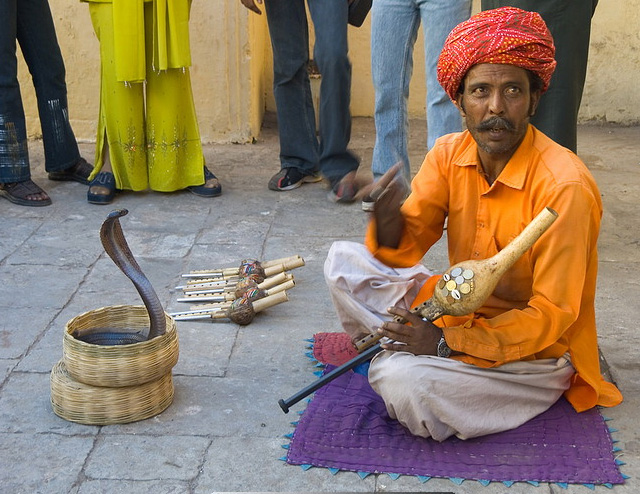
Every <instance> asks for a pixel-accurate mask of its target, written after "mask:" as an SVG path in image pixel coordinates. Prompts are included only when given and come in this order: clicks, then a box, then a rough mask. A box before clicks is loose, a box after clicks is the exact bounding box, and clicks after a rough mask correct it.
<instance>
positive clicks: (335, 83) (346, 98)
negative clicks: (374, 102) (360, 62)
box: [264, 0, 358, 183]
mask: <svg viewBox="0 0 640 494" xmlns="http://www.w3.org/2000/svg"><path fill="white" fill-rule="evenodd" d="M307 3H308V6H309V13H310V16H311V20H312V22H313V26H314V31H315V36H316V40H315V46H314V52H313V53H314V60H315V62H316V64H317V66H318V69H319V71H320V74H321V75H322V78H321V83H320V95H321V96H320V115H319V117H320V118H319V121H320V129H319V139H318V136H317V135H316V124H315V114H314V109H313V102H312V98H311V86H310V83H309V74H308V63H309V29H308V25H307V16H306V12H305V3H304V0H265V2H264V6H265V10H266V13H267V21H268V24H269V32H270V36H271V46H272V49H273V72H274V75H273V92H274V97H275V100H276V111H277V116H278V132H279V136H280V163H281V167H282V168H290V167H294V168H298V169H299V170H300V171H302V172H303V173H305V174H311V173H315V172H320V173H321V174H322V175H323V176H324V177H325V178H326V179H328V180H329V181H330V182H331V183H335V182H336V181H337V180H339V179H340V178H342V177H343V176H344V175H346V174H347V173H349V172H351V171H353V170H356V169H357V168H358V159H357V158H356V157H355V156H354V155H353V154H352V153H351V152H349V151H348V149H347V146H348V144H349V140H350V138H351V113H350V110H349V104H350V101H351V62H350V61H349V57H348V43H347V15H348V3H347V1H346V0H307Z"/></svg>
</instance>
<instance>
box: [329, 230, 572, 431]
mask: <svg viewBox="0 0 640 494" xmlns="http://www.w3.org/2000/svg"><path fill="white" fill-rule="evenodd" d="M429 276H430V273H429V272H428V270H427V269H426V268H424V267H423V266H416V267H415V268H406V269H393V268H389V267H388V266H385V265H384V264H382V263H381V262H380V261H378V260H377V259H375V258H374V257H373V256H372V255H371V254H370V253H369V251H368V250H367V249H366V248H365V247H364V246H363V245H361V244H356V243H354V242H344V241H340V242H335V243H334V244H333V245H332V247H331V249H330V250H329V255H328V257H327V260H326V262H325V279H326V281H327V284H328V286H329V291H330V293H331V297H332V300H333V303H334V305H335V307H336V311H337V314H338V317H339V319H340V321H341V323H342V325H343V328H344V330H345V331H346V332H347V333H348V334H349V335H351V336H352V338H353V337H356V336H358V335H360V334H362V333H364V332H373V331H375V330H376V329H377V328H378V327H379V326H380V324H381V322H382V321H383V320H388V319H391V316H390V314H388V313H387V311H386V309H387V307H389V306H391V305H404V306H405V307H409V306H410V304H411V303H412V302H413V300H414V299H415V297H416V295H417V293H418V291H419V290H420V287H421V286H422V285H423V284H424V282H425V281H426V280H427V279H428V278H429ZM573 374H574V370H573V367H572V366H571V362H570V361H569V360H568V358H567V357H566V356H565V357H561V358H559V359H544V360H534V361H523V362H512V363H509V364H505V365H502V366H500V367H497V368H491V369H484V368H480V367H477V366H474V365H470V364H465V363H463V362H459V361H457V360H453V359H447V358H439V357H434V356H428V355H418V356H416V355H413V354H410V353H407V352H390V351H383V352H381V353H379V354H378V355H377V356H376V357H375V358H374V359H373V360H372V362H371V366H370V369H369V382H370V383H371V386H372V387H373V389H374V390H375V391H376V392H377V393H378V394H379V395H380V396H381V397H382V399H383V400H384V402H385V404H386V407H387V411H388V413H389V415H390V416H391V417H393V418H395V419H397V420H398V421H399V422H400V423H401V424H403V425H404V426H405V427H407V428H408V429H409V430H410V431H411V432H412V433H413V434H415V435H417V436H422V437H432V438H433V439H435V440H437V441H443V440H444V439H446V438H447V437H449V436H452V435H456V436H457V437H459V438H461V439H468V438H472V437H477V436H483V435H486V434H491V433H494V432H500V431H504V430H509V429H513V428H515V427H518V426H520V425H522V424H524V423H525V422H527V421H528V420H530V419H532V418H533V417H535V416H536V415H539V414H540V413H542V412H544V411H545V410H547V409H548V408H549V407H551V405H553V404H554V403H555V402H556V401H557V400H558V398H560V396H562V394H563V393H564V391H565V390H566V389H567V388H568V387H569V382H570V380H571V377H572V376H573Z"/></svg>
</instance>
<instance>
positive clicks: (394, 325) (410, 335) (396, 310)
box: [378, 306, 442, 355]
mask: <svg viewBox="0 0 640 494" xmlns="http://www.w3.org/2000/svg"><path fill="white" fill-rule="evenodd" d="M388 312H389V314H393V315H394V316H400V317H402V318H403V319H405V320H406V321H407V323H410V324H411V326H409V325H408V324H406V323H405V324H403V323H399V322H393V321H385V322H384V323H383V324H382V326H381V327H380V329H378V333H379V334H382V335H384V336H386V337H387V338H391V339H392V340H395V341H396V342H397V343H384V344H382V345H381V346H382V348H384V349H385V350H393V351H398V352H409V353H413V354H414V355H437V353H438V342H439V341H440V337H441V336H442V330H441V329H440V328H439V327H437V326H436V325H434V324H433V323H431V322H429V321H425V320H423V319H422V318H421V317H420V316H419V315H418V314H414V313H413V312H409V311H408V310H406V309H402V308H400V307H398V306H395V307H390V308H389V309H388Z"/></svg>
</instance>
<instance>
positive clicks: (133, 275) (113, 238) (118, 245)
mask: <svg viewBox="0 0 640 494" xmlns="http://www.w3.org/2000/svg"><path fill="white" fill-rule="evenodd" d="M128 213H129V211H128V210H126V209H117V210H115V211H112V212H111V213H109V215H108V216H107V219H106V220H105V221H104V223H102V227H101V228H100V240H101V242H102V245H103V246H104V250H105V251H106V253H107V254H108V255H109V257H111V259H112V260H113V262H114V263H115V264H116V266H118V267H119V268H120V270H121V271H122V272H123V273H124V274H125V275H126V276H127V277H128V278H129V279H130V280H131V281H132V282H133V284H134V286H135V287H136V290H138V293H139V294H140V297H142V301H143V302H144V306H145V307H146V309H147V312H148V313H149V322H150V325H149V328H148V329H147V330H138V329H126V328H88V329H82V330H76V331H74V332H73V333H72V335H73V336H74V337H75V338H76V339H79V340H81V341H84V342H86V343H91V344H94V345H128V344H130V343H138V342H141V341H147V340H150V339H152V338H155V337H157V336H160V335H163V334H164V333H165V331H166V329H167V328H166V326H167V320H166V318H165V313H164V309H163V308H162V304H161V303H160V299H159V298H158V295H157V294H156V292H155V290H154V289H153V287H152V286H151V282H150V281H149V280H148V279H147V277H146V276H145V275H144V273H143V272H142V270H141V269H140V266H139V265H138V263H137V261H136V260H135V258H134V257H133V254H132V253H131V250H130V249H129V245H128V244H127V241H126V239H125V238H124V233H123V232H122V226H120V218H121V217H122V216H125V215H126V214H128Z"/></svg>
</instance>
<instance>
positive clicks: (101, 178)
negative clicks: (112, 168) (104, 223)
mask: <svg viewBox="0 0 640 494" xmlns="http://www.w3.org/2000/svg"><path fill="white" fill-rule="evenodd" d="M94 186H95V187H103V188H105V189H107V193H106V194H96V193H95V192H91V187H94ZM115 197H116V178H115V177H114V176H113V173H111V172H100V173H98V174H97V175H96V176H95V178H94V179H93V180H92V181H91V182H90V183H89V190H88V191H87V201H89V203H90V204H100V205H104V204H111V203H112V202H113V199H114V198H115Z"/></svg>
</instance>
